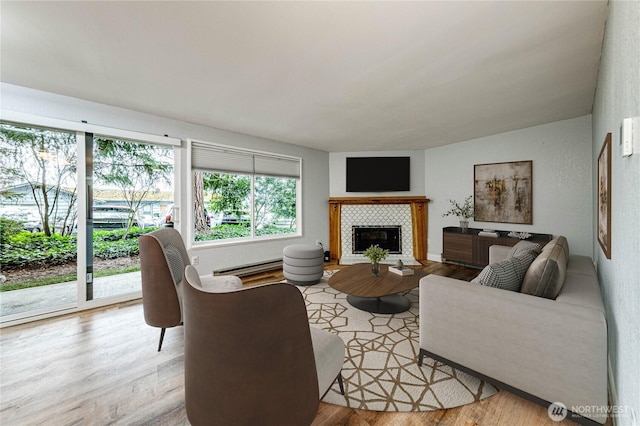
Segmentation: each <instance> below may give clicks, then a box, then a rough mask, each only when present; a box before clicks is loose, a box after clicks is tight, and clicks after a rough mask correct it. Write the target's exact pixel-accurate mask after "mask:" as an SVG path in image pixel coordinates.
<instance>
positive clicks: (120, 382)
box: [0, 262, 611, 426]
mask: <svg viewBox="0 0 640 426" xmlns="http://www.w3.org/2000/svg"><path fill="white" fill-rule="evenodd" d="M339 268H340V266H339V265H336V264H335V263H332V264H328V265H327V269H329V270H331V269H333V270H335V269H339ZM423 269H424V270H425V271H426V272H428V273H438V274H440V275H446V276H452V277H456V278H460V279H465V280H470V279H471V278H473V277H474V276H475V275H477V273H478V272H479V271H478V270H474V269H468V268H464V267H459V266H454V265H444V264H440V263H436V262H426V263H425V265H424V267H423ZM282 279H284V277H283V275H282V271H273V272H268V273H264V274H256V275H255V276H251V277H246V278H244V279H243V281H244V283H245V285H246V286H250V285H257V284H262V283H265V282H275V281H280V280H282ZM159 334H160V331H159V329H157V328H152V327H149V326H147V325H146V324H145V322H144V317H143V312H142V305H141V303H140V301H133V302H127V303H122V304H119V305H114V306H109V307H105V308H100V309H95V310H91V311H86V312H82V313H77V314H72V315H67V316H62V317H57V318H51V319H47V320H42V321H37V322H33V323H29V324H22V325H18V326H14V327H8V328H4V329H2V330H0V424H2V425H3V426H11V425H20V426H24V425H42V424H47V425H105V424H114V425H188V424H189V422H188V420H187V417H186V411H185V406H184V368H183V362H184V360H183V354H184V351H183V348H184V337H183V329H182V327H176V328H171V329H168V330H167V332H166V336H165V341H164V344H163V347H162V352H157V344H158V338H159ZM249 406H250V405H249ZM564 423H565V424H572V423H571V422H568V421H565V422H564ZM608 423H609V424H611V420H609V421H608ZM313 424H314V425H316V426H319V425H354V426H367V425H432V424H438V425H456V426H458V425H460V426H472V425H505V426H507V425H508V426H513V425H556V424H557V423H555V422H552V421H551V420H550V419H549V418H548V416H547V410H546V409H545V408H544V407H540V406H537V405H535V404H533V403H531V402H528V401H526V400H523V399H522V398H519V397H517V396H515V395H513V394H510V393H508V392H504V391H502V392H499V393H498V394H496V395H494V396H492V397H490V398H487V399H485V400H482V401H480V402H477V403H474V404H468V405H465V406H462V407H457V408H452V409H448V410H437V411H430V412H422V413H384V412H375V411H366V410H355V409H351V408H346V407H340V406H336V405H332V404H327V403H322V402H321V404H320V408H319V411H318V415H317V417H316V418H315V420H314V422H313Z"/></svg>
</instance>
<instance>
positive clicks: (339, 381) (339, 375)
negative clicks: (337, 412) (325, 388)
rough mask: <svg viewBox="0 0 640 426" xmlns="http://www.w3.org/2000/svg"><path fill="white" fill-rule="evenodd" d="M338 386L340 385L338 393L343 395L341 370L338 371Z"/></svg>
mask: <svg viewBox="0 0 640 426" xmlns="http://www.w3.org/2000/svg"><path fill="white" fill-rule="evenodd" d="M338 386H340V393H341V394H342V395H344V383H343V382H342V372H340V373H338Z"/></svg>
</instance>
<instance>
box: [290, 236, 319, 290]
mask: <svg viewBox="0 0 640 426" xmlns="http://www.w3.org/2000/svg"><path fill="white" fill-rule="evenodd" d="M282 263H283V265H282V270H283V272H284V277H285V278H286V279H287V282H288V283H290V284H294V285H313V284H317V283H318V282H320V278H322V273H323V271H324V251H323V250H322V246H319V245H311V244H294V245H290V246H286V247H285V248H284V250H283V251H282Z"/></svg>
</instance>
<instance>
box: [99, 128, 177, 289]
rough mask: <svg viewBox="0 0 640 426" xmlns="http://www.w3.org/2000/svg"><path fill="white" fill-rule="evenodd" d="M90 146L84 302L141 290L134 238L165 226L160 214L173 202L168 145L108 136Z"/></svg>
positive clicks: (136, 240)
mask: <svg viewBox="0 0 640 426" xmlns="http://www.w3.org/2000/svg"><path fill="white" fill-rule="evenodd" d="M92 142H93V143H92V145H93V147H92V148H93V149H92V151H91V152H92V154H93V155H92V156H93V163H92V164H93V167H92V168H93V190H92V191H91V194H92V198H93V201H92V204H91V205H92V212H91V215H90V216H91V217H90V219H91V220H90V221H88V226H92V227H93V230H92V232H91V234H90V235H91V240H92V245H91V247H90V248H91V252H92V253H88V254H89V256H88V257H89V258H91V259H92V262H91V264H90V265H88V266H89V267H90V268H91V269H89V271H90V273H91V274H92V278H93V280H92V282H89V283H88V285H87V299H88V300H93V299H99V298H105V297H111V296H118V295H121V294H126V293H131V292H139V291H140V290H141V289H140V286H141V283H140V262H139V260H138V237H139V236H140V235H141V234H143V233H145V232H149V231H151V230H153V229H155V228H158V227H161V226H164V225H165V221H164V220H162V219H161V217H160V212H161V210H162V211H164V210H165V209H166V207H167V206H169V205H170V204H172V202H173V150H172V149H171V148H170V147H163V146H157V145H150V144H143V143H138V142H134V141H126V140H117V139H112V138H107V137H94V138H93V140H92ZM91 254H92V256H91Z"/></svg>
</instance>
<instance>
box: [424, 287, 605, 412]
mask: <svg viewBox="0 0 640 426" xmlns="http://www.w3.org/2000/svg"><path fill="white" fill-rule="evenodd" d="M420 347H421V348H422V349H425V350H427V351H429V352H431V353H434V354H436V355H439V356H441V357H443V358H446V359H448V360H450V361H453V362H455V363H457V364H460V365H463V366H465V367H467V368H470V369H471V370H474V371H477V372H478V373H481V374H484V375H486V376H488V377H491V378H493V379H495V380H498V381H500V382H503V383H506V384H508V385H510V386H513V387H515V388H517V389H521V390H523V391H525V392H527V393H529V394H531V395H534V396H536V397H538V398H541V399H542V400H545V401H549V402H556V401H557V402H562V403H564V404H565V405H566V406H567V407H571V406H587V405H589V406H594V405H598V406H606V405H607V329H606V321H605V318H604V314H603V312H601V311H598V310H595V309H590V308H586V307H583V306H579V305H574V304H566V303H561V302H558V301H555V300H549V299H545V298H541V297H535V296H530V295H527V294H522V293H516V292H511V291H506V290H500V289H496V288H492V287H485V286H481V285H477V284H471V283H468V282H465V281H459V280H455V279H452V278H447V277H441V276H437V275H428V276H427V277H424V278H422V279H421V280H420ZM597 420H598V421H600V419H597Z"/></svg>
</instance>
